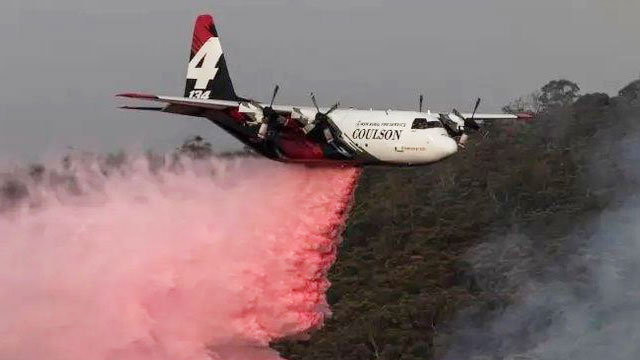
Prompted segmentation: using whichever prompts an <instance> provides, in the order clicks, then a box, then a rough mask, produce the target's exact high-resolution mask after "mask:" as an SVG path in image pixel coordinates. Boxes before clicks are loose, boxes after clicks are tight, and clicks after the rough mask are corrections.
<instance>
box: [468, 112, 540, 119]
mask: <svg viewBox="0 0 640 360" xmlns="http://www.w3.org/2000/svg"><path fill="white" fill-rule="evenodd" d="M461 115H462V116H464V118H465V119H470V118H471V116H473V119H474V120H481V121H492V120H516V119H532V118H533V115H531V114H527V113H518V114H475V116H474V115H473V114H472V113H466V114H461Z"/></svg>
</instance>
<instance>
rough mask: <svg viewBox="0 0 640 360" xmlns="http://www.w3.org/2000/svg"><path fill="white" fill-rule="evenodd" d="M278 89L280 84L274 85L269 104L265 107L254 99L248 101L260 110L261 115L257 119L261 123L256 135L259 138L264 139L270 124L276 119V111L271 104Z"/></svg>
mask: <svg viewBox="0 0 640 360" xmlns="http://www.w3.org/2000/svg"><path fill="white" fill-rule="evenodd" d="M279 91H280V85H276V87H275V88H274V89H273V95H272V96H271V102H270V103H269V106H267V107H263V106H262V104H260V103H259V102H257V101H255V100H250V103H251V104H252V105H253V106H255V107H257V108H259V109H260V110H261V111H262V116H261V118H260V119H259V121H260V123H261V125H260V130H258V137H259V138H261V139H264V138H265V137H266V136H267V133H268V132H269V127H270V126H271V124H273V123H274V122H276V121H277V120H278V116H279V115H278V113H277V112H276V111H275V110H274V109H273V104H274V103H275V101H276V97H277V96H278V92H279Z"/></svg>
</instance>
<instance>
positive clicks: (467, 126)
mask: <svg viewBox="0 0 640 360" xmlns="http://www.w3.org/2000/svg"><path fill="white" fill-rule="evenodd" d="M481 102H482V99H480V98H478V100H476V105H475V107H474V108H473V113H472V114H471V117H469V118H465V117H464V116H463V115H462V114H461V113H460V112H459V111H458V110H456V109H453V111H452V113H453V114H454V115H455V116H457V117H458V118H460V119H462V120H463V121H464V128H463V130H462V136H461V137H460V141H459V142H458V145H460V146H461V147H463V148H464V145H465V144H466V143H467V141H468V140H469V133H470V132H471V131H479V130H480V125H479V124H478V123H477V122H476V120H475V117H476V113H477V112H478V108H480V103H481Z"/></svg>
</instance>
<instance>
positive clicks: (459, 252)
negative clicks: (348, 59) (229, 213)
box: [277, 82, 640, 360]
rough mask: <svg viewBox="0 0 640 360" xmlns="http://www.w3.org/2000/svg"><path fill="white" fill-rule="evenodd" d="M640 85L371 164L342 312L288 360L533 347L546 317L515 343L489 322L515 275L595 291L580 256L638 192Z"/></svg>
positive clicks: (512, 294)
mask: <svg viewBox="0 0 640 360" xmlns="http://www.w3.org/2000/svg"><path fill="white" fill-rule="evenodd" d="M637 83H638V82H634V83H632V84H630V85H629V86H627V87H626V88H625V89H623V91H621V93H620V95H619V96H617V97H613V98H609V96H607V95H605V94H587V95H584V96H580V97H578V96H577V94H572V96H571V97H569V98H568V100H567V98H565V99H564V100H563V101H556V102H555V103H553V104H547V106H546V107H545V108H544V109H540V108H538V110H540V111H541V113H540V114H539V116H538V117H537V118H536V119H535V120H534V121H533V122H532V123H530V124H525V123H518V124H503V125H496V126H492V127H489V128H488V130H489V135H488V136H487V137H486V138H484V139H483V138H482V137H481V136H476V137H475V138H473V141H472V142H471V144H470V145H469V146H468V148H467V150H465V151H462V152H461V153H460V154H458V155H457V157H455V158H452V159H449V160H447V161H445V162H443V163H439V164H436V165H433V166H430V167H421V168H413V169H395V168H367V169H366V170H365V172H364V174H363V177H362V180H361V184H360V186H359V189H358V192H357V195H356V203H355V207H354V209H353V212H352V216H351V219H350V222H349V225H348V228H347V230H346V231H345V234H344V243H343V245H342V247H341V248H340V256H339V259H338V262H337V264H336V265H335V266H334V268H333V270H332V273H331V276H330V277H331V280H332V282H333V286H332V288H331V289H330V293H329V300H330V303H331V305H332V308H333V311H334V317H333V318H332V319H331V320H330V321H329V322H328V324H327V326H326V328H325V329H323V330H322V331H321V332H319V333H317V334H314V336H313V338H312V339H311V340H310V341H309V342H299V343H285V344H279V345H278V346H277V347H278V349H279V350H280V351H282V352H283V355H284V356H285V357H286V358H288V359H407V360H408V359H442V358H447V357H450V358H454V359H461V358H467V357H470V356H472V355H474V356H476V355H479V354H480V355H484V356H487V358H492V356H494V357H499V358H503V357H507V356H508V355H509V354H515V353H521V352H526V351H527V350H528V349H530V348H531V347H533V346H535V342H536V340H535V339H533V336H534V335H535V334H536V331H533V330H531V328H532V327H533V328H535V327H536V326H537V327H544V326H546V325H544V324H543V325H540V324H539V323H538V322H539V321H542V322H544V319H545V318H544V314H543V316H542V317H541V318H537V317H536V318H532V319H528V320H526V321H525V322H526V324H525V325H523V326H521V328H522V329H524V330H522V332H521V333H519V334H518V336H519V338H521V339H523V340H522V341H521V342H519V343H517V344H515V343H514V342H512V341H511V342H507V341H506V340H501V339H500V337H499V336H498V335H500V334H494V333H492V331H493V330H492V329H490V328H485V327H484V326H485V324H491V323H493V322H494V321H495V320H494V319H496V318H497V317H499V316H500V314H502V313H504V312H505V309H508V308H510V306H511V305H512V304H514V303H517V302H520V301H522V298H523V296H524V295H523V287H522V286H521V285H522V283H524V282H521V281H520V280H521V279H527V280H526V281H527V283H529V281H530V279H534V281H535V282H534V283H545V281H548V280H549V279H563V280H564V281H566V283H567V284H570V287H571V288H572V289H574V288H575V291H578V292H579V291H588V290H589V288H590V287H591V286H592V280H593V276H592V274H591V273H590V271H589V267H588V266H587V265H585V264H584V263H583V262H582V260H584V259H583V258H580V257H578V258H576V254H580V253H581V249H584V248H585V247H586V246H587V243H586V241H587V240H586V239H588V238H589V236H590V234H592V233H593V232H594V231H596V230H595V228H594V226H592V225H591V223H592V221H593V220H594V219H596V218H597V217H598V216H600V214H601V213H602V212H603V211H605V209H607V210H610V209H616V208H618V207H620V206H621V205H622V204H623V203H624V202H625V201H626V200H628V199H629V197H630V196H634V195H633V194H634V193H635V192H636V190H637V187H638V179H639V178H640V177H637V176H636V175H635V174H634V172H635V173H637V170H634V169H636V167H637V163H634V159H635V160H637V159H638V155H637V154H638V152H637V149H640V147H636V148H635V150H630V151H629V150H628V148H629V147H630V146H636V144H637V143H639V142H640V139H639V137H638V134H639V133H638V130H639V128H640V105H639V104H638V102H637V99H638V98H637V94H638V91H637V86H635V87H634V84H636V85H637ZM634 89H635V90H634ZM573 95H575V96H573ZM547 100H548V99H547ZM556 100H557V99H556ZM537 105H539V104H537ZM537 105H536V106H537ZM625 149H626V150H625ZM630 154H631V155H630ZM634 155H635V158H634V157H633V156H634ZM522 239H526V240H524V241H523V240H522ZM522 281H524V280H522ZM531 281H533V280H531ZM541 319H542V320H541ZM465 336H466V337H465ZM528 340H530V341H528ZM463 348H464V349H465V350H464V351H462V350H460V349H463ZM496 349H500V351H501V353H499V354H496V353H495V351H497V350H496ZM456 351H458V355H457V356H454V355H452V352H456Z"/></svg>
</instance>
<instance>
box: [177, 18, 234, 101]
mask: <svg viewBox="0 0 640 360" xmlns="http://www.w3.org/2000/svg"><path fill="white" fill-rule="evenodd" d="M184 97H186V98H191V99H217V100H232V101H235V100H237V99H238V96H237V95H236V92H235V90H234V89H233V84H232V83H231V77H230V76H229V70H228V69H227V62H226V61H225V58H224V54H223V53H222V46H221V45H220V39H219V38H218V32H217V30H216V26H215V24H214V22H213V17H212V16H211V15H200V16H199V17H198V19H197V20H196V26H195V29H194V31H193V43H192V44H191V54H190V56H189V68H188V70H187V86H186V89H185V94H184Z"/></svg>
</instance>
